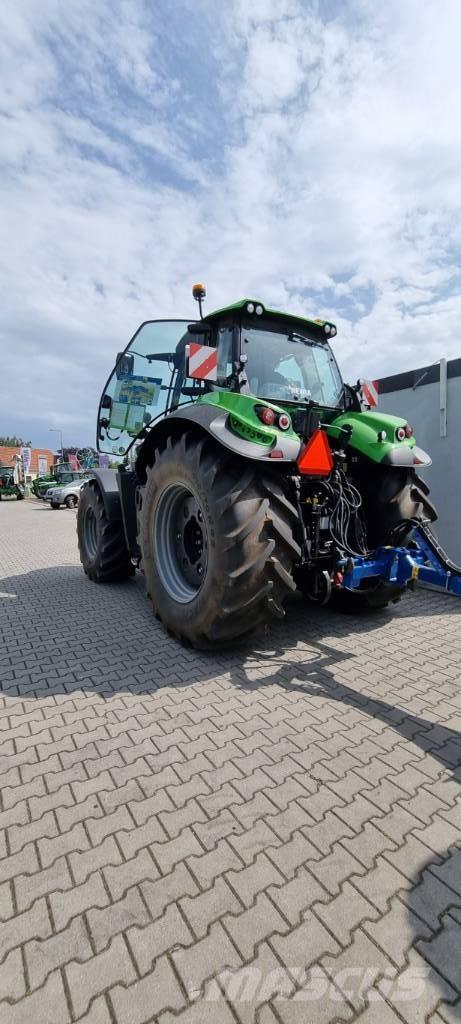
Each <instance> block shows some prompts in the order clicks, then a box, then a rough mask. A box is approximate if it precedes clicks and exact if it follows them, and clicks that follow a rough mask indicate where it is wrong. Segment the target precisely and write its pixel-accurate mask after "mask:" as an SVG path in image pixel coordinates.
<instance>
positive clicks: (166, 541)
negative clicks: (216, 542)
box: [153, 484, 208, 604]
mask: <svg viewBox="0 0 461 1024" xmlns="http://www.w3.org/2000/svg"><path fill="white" fill-rule="evenodd" d="M153 555H154V560H155V562H156V564H157V568H158V572H159V575H160V577H161V580H162V583H163V585H164V587H165V589H166V590H167V591H168V593H169V594H170V596H171V597H172V598H173V599H174V600H175V601H179V602H180V603H181V604H186V603H187V602H188V601H192V600H193V598H194V597H195V596H196V595H197V592H198V591H199V590H200V587H201V586H202V584H203V582H204V579H205V577H206V573H207V568H208V536H207V530H206V525H205V521H204V516H203V511H202V509H201V507H200V504H199V502H198V500H197V498H196V497H195V495H193V494H192V492H191V491H189V490H188V489H187V488H186V487H184V486H182V485H180V484H172V485H171V486H170V487H167V488H166V489H165V490H164V491H163V493H162V494H161V495H160V499H159V502H158V505H157V509H156V514H155V519H154V528H153Z"/></svg>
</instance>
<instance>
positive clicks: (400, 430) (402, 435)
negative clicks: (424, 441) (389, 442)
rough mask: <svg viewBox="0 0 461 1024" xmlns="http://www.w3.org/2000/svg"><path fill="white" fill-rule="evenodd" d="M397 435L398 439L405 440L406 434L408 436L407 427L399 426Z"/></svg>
mask: <svg viewBox="0 0 461 1024" xmlns="http://www.w3.org/2000/svg"><path fill="white" fill-rule="evenodd" d="M395 436H396V438H397V440H398V441H404V440H405V438H406V436H407V435H406V433H405V427H397V430H396V432H395Z"/></svg>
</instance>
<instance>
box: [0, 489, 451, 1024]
mask: <svg viewBox="0 0 461 1024" xmlns="http://www.w3.org/2000/svg"><path fill="white" fill-rule="evenodd" d="M0 565H1V576H2V578H1V580H0V625H1V629H2V644H1V647H0V674H1V683H2V695H1V696H0V715H1V717H0V780H1V782H0V784H1V805H0V999H1V1002H0V1024H68V1022H71V1021H79V1022H85V1024H147V1022H154V1021H155V1022H158V1024H174V1022H175V1021H178V1022H181V1024H186V1022H187V1024H199V1022H200V1024H202V1022H204V1024H208V1022H209V1024H211V1022H213V1024H228V1022H229V1024H231V1022H240V1024H250V1022H258V1024H298V1022H299V1024H311V1022H312V1024H313V1022H315V1024H317V1022H318V1024H324V1022H325V1024H326V1022H333V1021H347V1022H348V1021H353V1020H359V1021H360V1022H361V1024H394V1022H397V1021H404V1022H407V1024H420V1022H423V1021H429V1022H430V1024H453V1022H455V1021H458V1022H459V1021H460V1019H461V1001H460V993H461V851H460V840H461V790H460V781H461V735H460V730H461V685H460V666H461V630H460V626H461V602H459V601H457V600H456V599H454V598H450V597H443V596H439V595H434V594H432V593H429V592H427V591H420V592H419V593H418V594H415V595H410V596H408V597H407V598H406V599H405V600H404V601H402V602H401V603H400V605H398V606H397V607H396V608H395V609H394V610H393V612H392V614H391V613H388V612H383V613H379V614H378V615H375V616H373V617H364V618H355V617H342V616H341V615H339V614H338V613H335V612H332V611H328V610H318V609H307V608H306V607H305V606H304V605H303V604H302V603H301V602H300V601H298V600H294V601H293V603H292V604H291V606H290V608H289V614H288V616H287V618H286V619H285V621H284V622H281V623H277V624H276V626H275V628H274V629H273V632H272V633H271V635H270V637H268V638H263V639H262V640H261V639H259V640H257V641H255V643H254V646H253V648H247V649H246V650H242V651H234V652H231V653H228V652H225V651H223V652H220V653H219V654H217V655H208V654H200V653H194V652H191V651H188V650H185V649H183V648H182V647H180V646H178V645H177V644H176V643H175V642H173V641H172V640H171V639H169V637H168V636H166V635H165V633H164V632H163V631H162V629H161V627H160V626H159V624H158V623H157V622H156V621H155V619H154V618H153V616H152V614H151V612H150V608H149V605H148V603H147V602H146V600H145V598H144V594H143V581H142V577H141V576H140V575H137V577H136V579H135V580H132V581H129V582H127V583H124V584H119V585H109V586H107V585H106V586H99V587H98V586H96V585H95V584H92V583H90V582H89V581H88V580H87V579H86V577H85V576H84V575H83V573H82V571H81V569H80V565H79V563H78V557H77V550H76V537H75V513H74V512H71V511H67V510H62V511H60V512H53V511H52V510H50V509H48V508H47V507H45V506H44V505H43V504H40V503H35V502H23V503H22V504H19V503H16V502H8V503H7V502H2V503H1V505H0Z"/></svg>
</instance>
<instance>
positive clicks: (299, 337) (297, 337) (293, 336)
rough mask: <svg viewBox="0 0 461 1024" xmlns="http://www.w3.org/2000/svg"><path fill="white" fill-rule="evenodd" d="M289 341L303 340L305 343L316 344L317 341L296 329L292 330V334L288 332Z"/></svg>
mask: <svg viewBox="0 0 461 1024" xmlns="http://www.w3.org/2000/svg"><path fill="white" fill-rule="evenodd" d="M287 341H302V342H303V344H304V345H315V341H311V339H310V338H305V337H304V336H303V335H302V334H296V331H291V332H290V334H287Z"/></svg>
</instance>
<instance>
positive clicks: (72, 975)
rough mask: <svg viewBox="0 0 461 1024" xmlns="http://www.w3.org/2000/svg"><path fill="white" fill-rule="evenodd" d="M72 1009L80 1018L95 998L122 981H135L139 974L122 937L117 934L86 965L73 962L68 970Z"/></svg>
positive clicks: (66, 971)
mask: <svg viewBox="0 0 461 1024" xmlns="http://www.w3.org/2000/svg"><path fill="white" fill-rule="evenodd" d="M65 974H66V978H67V984H68V986H69V991H70V996H71V1000H72V1006H73V1008H74V1011H75V1014H76V1016H77V1017H80V1016H81V1015H82V1014H83V1013H85V1012H86V1011H87V1009H88V1007H89V1005H90V1002H91V1000H92V998H93V996H95V995H99V994H100V993H101V992H103V991H104V990H106V989H108V988H110V987H111V986H112V985H115V984H116V983H117V982H123V984H125V985H129V984H130V982H133V981H135V980H136V971H135V969H134V966H133V962H132V960H131V957H130V955H129V953H128V949H127V946H126V942H125V940H124V938H123V936H121V935H118V936H116V938H115V939H113V940H112V942H111V944H110V946H109V947H108V949H107V950H105V951H104V952H103V953H97V954H96V956H94V957H93V958H92V959H91V960H86V961H85V962H84V963H78V962H77V961H76V960H73V961H71V963H68V964H67V967H66V968H65Z"/></svg>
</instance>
